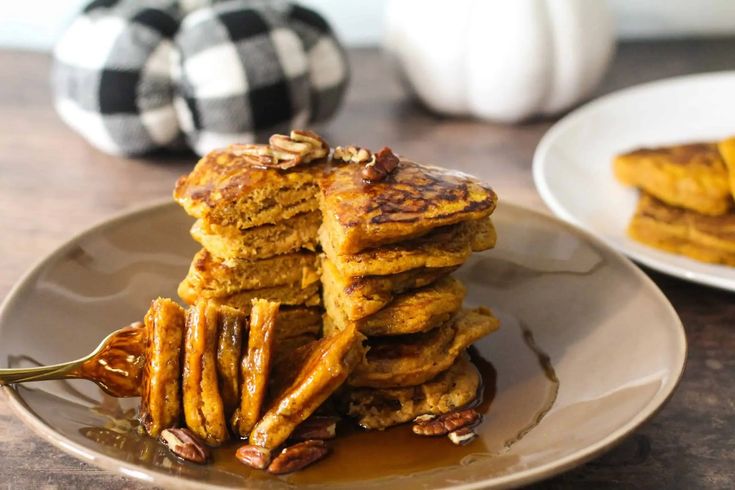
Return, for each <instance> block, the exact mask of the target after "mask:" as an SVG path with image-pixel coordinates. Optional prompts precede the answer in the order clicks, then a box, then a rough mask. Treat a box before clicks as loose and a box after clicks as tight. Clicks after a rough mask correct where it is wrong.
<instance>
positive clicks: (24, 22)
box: [0, 0, 735, 51]
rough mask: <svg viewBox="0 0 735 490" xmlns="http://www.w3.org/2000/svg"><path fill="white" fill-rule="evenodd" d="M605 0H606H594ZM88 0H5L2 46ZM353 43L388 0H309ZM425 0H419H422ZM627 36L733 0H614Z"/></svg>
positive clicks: (66, 19)
mask: <svg viewBox="0 0 735 490" xmlns="http://www.w3.org/2000/svg"><path fill="white" fill-rule="evenodd" d="M593 1H602V0H593ZM86 3H88V0H23V1H3V2H0V47H14V48H22V49H31V50H42V51H44V50H49V49H50V48H51V47H52V46H53V44H54V42H55V41H56V40H57V39H58V38H59V36H60V35H61V34H62V32H63V30H64V28H65V27H66V26H68V24H69V23H70V22H71V20H72V18H73V17H74V16H75V15H76V14H77V12H78V11H79V10H81V8H82V7H83V6H84V5H85V4H86ZM301 3H302V4H304V5H307V6H309V7H311V8H314V9H315V10H318V11H319V12H320V13H321V14H322V15H324V16H325V17H326V18H327V19H328V20H329V21H330V23H331V24H332V27H333V28H334V29H335V31H336V32H337V34H338V35H339V36H340V38H341V39H342V41H343V42H344V43H345V44H347V45H348V46H373V45H376V44H379V43H380V41H381V39H382V36H383V31H384V10H385V7H386V4H387V0H349V1H344V0H304V1H302V2H301ZM418 3H419V1H417V4H418ZM608 3H609V5H610V8H611V10H612V12H613V14H614V16H615V18H616V19H617V32H618V35H619V37H620V38H623V39H647V38H672V37H673V38H676V37H690V36H718V35H726V34H732V33H735V1H732V0H608Z"/></svg>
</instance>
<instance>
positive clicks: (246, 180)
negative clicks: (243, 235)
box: [173, 148, 323, 230]
mask: <svg viewBox="0 0 735 490" xmlns="http://www.w3.org/2000/svg"><path fill="white" fill-rule="evenodd" d="M322 172H323V170H322V166H321V165H320V164H310V165H302V166H298V167H295V168H293V169H291V170H280V169H274V168H261V167H258V166H254V165H252V164H251V163H249V162H248V160H247V159H246V158H245V157H243V156H242V155H238V153H237V152H236V151H233V150H232V149H230V148H224V149H220V150H214V151H211V152H209V153H207V154H206V155H205V156H204V157H202V159H201V160H199V162H198V163H197V165H196V167H194V170H193V171H192V172H191V173H190V174H188V175H185V176H183V177H181V178H179V180H178V181H177V182H176V187H175V188H174V193H173V197H174V199H175V200H176V202H178V203H179V204H180V205H181V206H182V207H183V208H184V209H185V210H186V212H187V213H188V214H190V215H191V216H194V217H195V218H201V219H204V220H206V221H207V222H208V223H211V224H219V225H232V226H234V227H236V228H239V229H242V230H244V229H248V228H252V227H255V226H260V225H266V224H274V223H278V222H280V221H282V220H284V219H288V218H291V217H293V216H296V215H298V214H301V213H308V212H310V211H315V210H316V209H317V208H318V202H317V197H316V196H317V192H318V186H317V178H318V176H319V175H321V174H322Z"/></svg>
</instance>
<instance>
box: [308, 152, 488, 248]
mask: <svg viewBox="0 0 735 490" xmlns="http://www.w3.org/2000/svg"><path fill="white" fill-rule="evenodd" d="M362 168H363V166H362V165H356V164H347V165H340V166H337V167H336V168H335V169H334V170H333V171H331V172H330V173H328V174H327V175H326V176H324V177H323V178H322V179H321V180H320V182H319V186H320V189H321V192H320V194H319V201H320V202H319V207H320V209H321V211H322V219H323V221H324V226H325V228H326V230H327V233H328V234H329V237H330V240H329V241H330V243H331V247H332V249H333V250H334V253H335V254H355V253H357V252H360V251H362V250H365V249H367V248H371V247H376V246H378V245H384V244H387V243H395V242H400V241H404V240H408V239H409V238H414V237H418V236H421V235H424V234H426V233H427V232H429V231H431V230H433V229H434V228H438V227H440V226H447V225H452V224H456V223H461V222H463V221H469V220H477V219H481V218H486V217H488V216H490V214H491V213H492V212H493V210H494V209H495V205H496V202H497V196H496V195H495V192H493V190H492V189H491V188H490V187H488V186H486V185H485V184H482V183H481V182H479V181H477V180H476V179H474V178H473V177H470V176H469V175H466V174H463V173H461V172H456V171H452V170H447V169H441V168H438V167H432V166H426V165H419V164H417V163H414V162H411V161H408V160H401V162H400V163H399V164H398V167H396V169H395V170H394V171H393V172H391V173H390V174H389V175H388V176H387V177H386V178H385V180H383V181H380V182H374V183H367V182H365V181H363V179H362V175H361V172H362Z"/></svg>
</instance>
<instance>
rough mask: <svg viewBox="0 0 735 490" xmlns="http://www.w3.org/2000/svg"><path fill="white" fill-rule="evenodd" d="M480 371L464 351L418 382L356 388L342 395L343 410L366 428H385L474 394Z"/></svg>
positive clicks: (443, 410) (461, 402)
mask: <svg viewBox="0 0 735 490" xmlns="http://www.w3.org/2000/svg"><path fill="white" fill-rule="evenodd" d="M480 382H481V378H480V373H479V372H478V371H477V368H476V367H475V365H474V364H472V362H471V361H470V359H469V356H468V355H467V354H466V353H463V354H461V355H460V356H459V358H458V359H457V360H456V361H455V363H454V364H453V365H452V367H450V368H449V369H448V370H446V371H444V372H443V373H441V374H439V375H438V376H436V377H435V378H434V379H431V380H430V381H427V382H426V383H424V384H420V385H418V386H409V387H406V388H356V389H352V390H350V391H348V392H347V394H346V396H345V397H344V398H343V401H342V403H343V405H344V411H345V413H346V414H347V415H349V416H351V417H354V418H355V419H356V420H357V423H358V424H359V425H360V426H361V427H363V428H365V429H385V428H387V427H390V426H392V425H397V424H402V423H404V422H409V421H411V420H413V419H414V418H416V417H418V416H419V415H424V414H433V415H441V414H444V413H448V412H452V411H454V410H456V409H458V408H460V407H463V406H465V405H467V404H469V403H471V402H472V401H474V400H475V399H476V398H477V390H478V389H479V387H480Z"/></svg>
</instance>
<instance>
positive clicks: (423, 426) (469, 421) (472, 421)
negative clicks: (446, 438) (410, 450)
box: [411, 408, 480, 436]
mask: <svg viewBox="0 0 735 490" xmlns="http://www.w3.org/2000/svg"><path fill="white" fill-rule="evenodd" d="M478 423H480V414H479V413H477V411H476V410H475V409H474V408H467V409H465V410H459V411H456V412H450V413H447V414H444V415H440V416H438V417H434V418H428V417H426V416H423V415H422V416H419V417H416V418H415V419H414V424H413V426H412V427H411V430H412V431H413V433H414V434H418V435H420V436H443V435H446V434H449V433H450V432H454V431H456V430H458V429H462V428H464V427H473V426H475V425H477V424H478Z"/></svg>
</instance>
